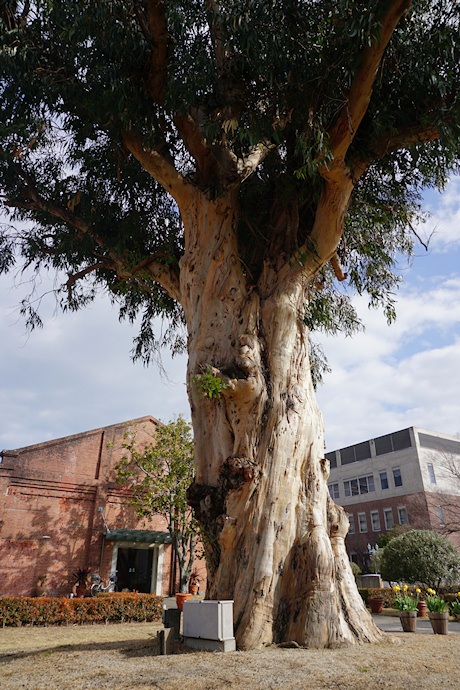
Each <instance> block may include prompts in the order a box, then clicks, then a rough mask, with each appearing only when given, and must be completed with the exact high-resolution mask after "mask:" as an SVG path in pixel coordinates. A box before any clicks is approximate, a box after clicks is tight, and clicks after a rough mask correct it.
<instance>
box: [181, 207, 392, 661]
mask: <svg viewBox="0 0 460 690" xmlns="http://www.w3.org/2000/svg"><path fill="white" fill-rule="evenodd" d="M235 209H236V206H235V203H234V202H233V200H232V198H231V197H229V198H227V199H226V200H220V201H218V202H215V203H212V202H207V203H202V200H201V203H198V199H197V200H196V203H195V204H190V206H189V207H188V210H187V213H186V214H185V215H183V218H184V225H185V229H186V233H187V236H188V237H189V242H188V247H189V249H188V251H187V252H186V254H185V256H184V258H183V259H182V261H181V279H182V281H183V283H182V294H183V295H184V294H185V293H186V295H187V299H186V300H185V302H184V309H185V314H186V319H187V324H188V328H189V334H190V335H189V342H188V348H189V366H188V385H189V392H190V402H191V408H192V420H193V425H194V434H195V456H196V464H197V475H196V480H195V484H194V485H193V486H192V488H191V490H190V501H191V503H192V505H193V507H194V509H195V513H196V516H197V518H198V520H199V521H200V523H201V525H202V527H203V529H204V533H205V535H206V537H205V548H206V551H207V556H208V565H209V569H210V576H209V580H208V582H209V584H208V591H207V597H208V598H211V599H234V602H235V603H234V619H235V634H236V638H237V642H238V646H239V648H241V649H253V648H256V647H259V646H261V645H264V644H270V643H272V642H282V641H286V640H295V641H296V642H298V643H299V644H302V645H307V646H311V647H323V646H331V645H335V644H340V643H351V642H364V641H369V642H372V641H378V640H380V639H381V637H382V633H381V632H380V631H379V630H378V629H377V628H376V627H375V626H374V624H373V623H372V619H371V616H370V615H369V614H368V613H367V611H366V608H365V606H364V604H363V601H362V599H361V597H360V595H359V593H358V591H357V588H356V585H355V582H354V577H353V575H352V573H351V569H350V566H349V563H348V558H347V555H346V551H345V545H344V537H345V535H346V533H347V530H348V519H347V517H346V514H345V512H344V511H343V509H342V508H340V507H338V506H336V505H335V504H334V503H333V502H332V501H331V499H330V497H329V493H328V489H327V478H328V475H329V468H328V462H327V460H326V459H325V458H324V438H323V422H322V417H321V413H320V411H319V409H318V407H317V404H316V400H315V395H314V390H313V385H312V379H311V372H310V364H309V358H308V332H307V329H306V327H305V325H304V323H303V319H302V316H303V305H304V303H305V299H306V287H307V286H306V285H303V284H302V282H301V281H300V280H299V281H297V282H295V281H292V282H291V283H290V284H289V285H283V286H280V287H279V288H278V289H274V290H273V291H272V293H270V292H269V290H267V289H266V288H264V290H263V293H264V295H265V296H264V297H263V298H262V297H260V295H259V291H258V290H257V289H252V290H248V289H247V288H246V281H245V277H244V274H243V271H242V269H241V264H240V261H239V260H238V258H237V256H238V255H237V251H236V250H237V247H236V240H235V239H234V238H235V235H236V233H235V225H236V222H237V213H236V210H235ZM200 235H201V236H204V237H205V239H204V240H203V241H198V240H199V236H200ZM260 292H262V291H260ZM208 366H211V367H213V371H214V372H215V375H216V377H218V378H220V379H221V380H222V381H223V382H224V383H226V384H227V388H225V389H224V390H223V391H222V394H221V396H220V397H219V398H212V399H209V398H205V397H203V396H202V395H201V396H200V393H199V391H198V389H197V387H196V385H195V382H194V377H196V376H199V375H200V373H201V372H202V371H203V370H204V369H205V368H206V367H208Z"/></svg>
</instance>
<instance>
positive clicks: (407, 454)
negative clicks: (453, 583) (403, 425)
mask: <svg viewBox="0 0 460 690" xmlns="http://www.w3.org/2000/svg"><path fill="white" fill-rule="evenodd" d="M326 458H327V459H328V460H329V462H330V477H329V481H328V485H329V492H330V494H331V496H332V498H333V499H334V501H335V502H336V503H338V504H339V505H341V506H343V507H344V508H345V509H346V510H347V512H348V515H349V519H350V532H349V534H348V536H347V539H346V543H347V548H348V552H349V554H350V558H351V559H352V560H354V561H355V562H357V563H358V565H360V566H363V565H366V563H367V558H368V547H369V545H370V546H374V545H375V544H376V543H377V540H378V537H379V535H380V534H381V533H385V532H387V531H388V530H390V529H391V528H392V527H393V526H394V525H405V524H410V525H411V526H413V527H417V528H418V529H435V530H437V531H441V532H445V533H448V532H449V531H450V526H451V523H455V522H456V523H457V525H458V527H459V530H460V475H459V479H458V480H455V479H454V478H453V476H452V473H451V471H450V470H449V468H448V465H449V463H454V465H455V466H458V468H459V470H460V438H456V437H454V436H447V435H446V434H439V433H436V432H434V431H427V430H426V429H420V428H418V427H410V428H408V429H402V430H401V431H396V432H394V433H391V434H387V435H385V436H380V437H378V438H375V439H370V440H368V441H363V442H361V443H357V444H355V445H353V446H347V447H346V448H341V449H339V450H335V451H332V452H330V453H326ZM451 538H452V541H453V542H454V543H455V544H456V546H457V547H458V546H460V542H459V541H458V538H456V537H455V535H451Z"/></svg>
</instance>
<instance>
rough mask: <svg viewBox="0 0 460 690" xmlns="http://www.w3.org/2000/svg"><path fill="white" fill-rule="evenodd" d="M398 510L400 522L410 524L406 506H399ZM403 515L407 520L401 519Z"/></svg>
mask: <svg viewBox="0 0 460 690" xmlns="http://www.w3.org/2000/svg"><path fill="white" fill-rule="evenodd" d="M397 511H398V522H399V524H400V525H408V524H409V516H408V514H407V508H406V506H398V508H397ZM401 515H404V516H405V520H401Z"/></svg>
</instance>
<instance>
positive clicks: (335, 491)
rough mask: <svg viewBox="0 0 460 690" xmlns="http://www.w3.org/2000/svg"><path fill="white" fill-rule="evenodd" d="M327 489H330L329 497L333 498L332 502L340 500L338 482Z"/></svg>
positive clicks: (329, 485)
mask: <svg viewBox="0 0 460 690" xmlns="http://www.w3.org/2000/svg"><path fill="white" fill-rule="evenodd" d="M327 488H328V489H329V495H330V497H331V498H332V500H334V501H335V500H336V499H338V498H340V489H339V483H338V482H333V483H332V484H328V485H327Z"/></svg>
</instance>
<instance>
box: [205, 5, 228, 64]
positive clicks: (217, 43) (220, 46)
mask: <svg viewBox="0 0 460 690" xmlns="http://www.w3.org/2000/svg"><path fill="white" fill-rule="evenodd" d="M204 4H205V5H206V9H207V13H208V23H209V32H210V34H211V42H212V47H213V49H214V56H215V59H216V65H217V73H218V74H219V75H221V74H222V71H223V68H224V60H225V50H224V40H223V36H222V30H221V29H220V28H219V26H218V23H217V19H218V17H219V13H220V12H219V5H218V3H217V2H216V0H205V3H204Z"/></svg>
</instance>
